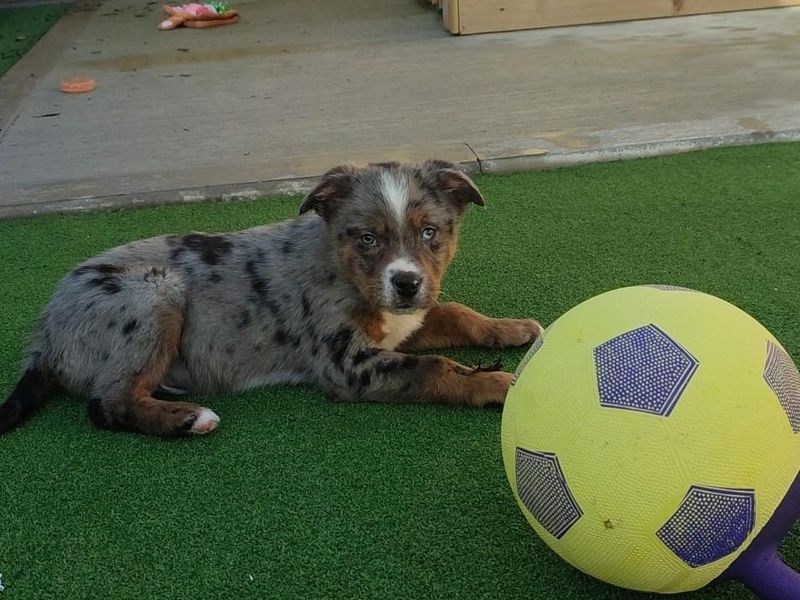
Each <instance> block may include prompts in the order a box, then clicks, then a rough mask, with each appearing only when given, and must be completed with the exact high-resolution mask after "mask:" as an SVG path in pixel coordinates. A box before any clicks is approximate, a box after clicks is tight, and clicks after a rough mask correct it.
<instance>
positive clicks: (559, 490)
mask: <svg viewBox="0 0 800 600" xmlns="http://www.w3.org/2000/svg"><path fill="white" fill-rule="evenodd" d="M515 467H516V474H517V493H518V494H519V498H520V500H522V503H523V504H524V505H525V507H526V508H527V509H528V511H529V512H530V513H531V515H533V518H534V519H536V520H537V521H538V522H539V524H540V525H541V526H542V527H544V528H545V529H546V530H547V531H548V532H549V533H550V535H552V536H553V537H555V538H558V539H560V538H562V537H563V536H564V534H565V533H567V531H569V528H570V527H572V526H573V525H574V524H575V523H576V522H577V521H578V519H580V518H581V516H582V515H583V512H582V511H581V509H580V507H579V506H578V504H577V502H575V498H573V496H572V493H571V492H570V491H569V486H568V485H567V481H566V479H565V478H564V473H563V472H562V471H561V465H560V464H559V462H558V457H557V456H556V455H555V454H552V453H550V452H532V451H530V450H525V449H523V448H517V452H516V465H515Z"/></svg>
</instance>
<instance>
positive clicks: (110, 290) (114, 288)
mask: <svg viewBox="0 0 800 600" xmlns="http://www.w3.org/2000/svg"><path fill="white" fill-rule="evenodd" d="M87 285H89V287H99V288H101V289H102V290H103V291H104V292H105V293H106V294H116V293H118V292H119V291H120V290H121V289H122V288H121V287H120V285H119V279H117V278H116V277H115V276H114V275H102V276H100V277H94V278H93V279H90V280H89V281H88V283H87Z"/></svg>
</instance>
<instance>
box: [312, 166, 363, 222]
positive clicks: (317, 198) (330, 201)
mask: <svg viewBox="0 0 800 600" xmlns="http://www.w3.org/2000/svg"><path fill="white" fill-rule="evenodd" d="M355 180H356V168H355V167H353V166H351V165H342V166H339V167H335V168H333V169H331V170H330V171H328V172H327V173H325V175H323V176H322V180H321V181H320V182H319V183H318V184H317V187H315V188H314V189H313V190H311V191H310V192H309V194H308V196H306V199H305V200H304V201H303V204H301V205H300V214H301V215H302V214H303V213H306V212H308V211H310V210H313V211H315V212H316V213H317V214H319V215H320V216H321V217H322V218H323V219H325V220H326V221H327V220H328V219H330V218H331V217H332V216H333V215H334V213H335V212H336V209H337V208H339V205H340V204H341V203H342V201H344V200H345V198H347V197H348V196H349V195H350V193H351V192H352V191H353V186H354V184H355Z"/></svg>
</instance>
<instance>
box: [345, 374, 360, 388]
mask: <svg viewBox="0 0 800 600" xmlns="http://www.w3.org/2000/svg"><path fill="white" fill-rule="evenodd" d="M357 381H358V377H357V376H356V374H355V373H348V374H347V385H348V386H349V387H351V388H353V387H356V382H357Z"/></svg>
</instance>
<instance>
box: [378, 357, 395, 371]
mask: <svg viewBox="0 0 800 600" xmlns="http://www.w3.org/2000/svg"><path fill="white" fill-rule="evenodd" d="M399 368H400V361H398V360H394V359H391V358H387V359H385V360H381V361H378V364H377V365H375V372H376V373H378V374H379V375H389V374H390V373H394V372H396V371H397V370H398V369H399Z"/></svg>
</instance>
